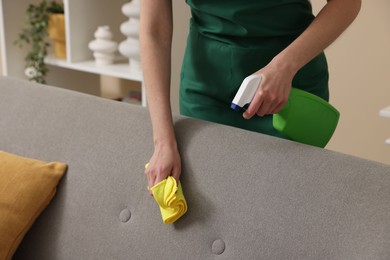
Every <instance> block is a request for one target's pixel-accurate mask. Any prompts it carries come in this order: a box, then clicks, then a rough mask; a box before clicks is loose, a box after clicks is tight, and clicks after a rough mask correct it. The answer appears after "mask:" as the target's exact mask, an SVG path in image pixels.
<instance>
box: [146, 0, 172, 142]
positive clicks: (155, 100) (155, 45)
mask: <svg viewBox="0 0 390 260" xmlns="http://www.w3.org/2000/svg"><path fill="white" fill-rule="evenodd" d="M141 4H142V5H141V30H140V41H141V61H142V64H143V67H142V69H143V74H144V80H145V87H146V93H147V100H148V108H149V112H150V117H151V121H152V126H153V140H154V142H155V144H156V145H159V144H160V143H167V142H170V143H172V142H175V137H174V131H173V123H172V113H171V105H170V75H171V42H172V31H173V27H172V3H171V0H159V3H158V4H157V3H156V2H155V1H154V0H143V1H141Z"/></svg>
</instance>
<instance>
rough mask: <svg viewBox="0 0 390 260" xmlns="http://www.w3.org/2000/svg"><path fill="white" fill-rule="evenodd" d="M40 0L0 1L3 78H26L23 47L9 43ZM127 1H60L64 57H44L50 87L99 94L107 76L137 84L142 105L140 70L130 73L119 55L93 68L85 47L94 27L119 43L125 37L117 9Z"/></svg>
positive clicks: (87, 49)
mask: <svg viewBox="0 0 390 260" xmlns="http://www.w3.org/2000/svg"><path fill="white" fill-rule="evenodd" d="M40 1H41V0H17V1H15V0H0V41H1V54H2V55H1V57H2V65H3V66H2V68H3V72H4V75H6V76H11V77H16V78H21V79H26V80H27V78H26V76H25V75H24V69H25V61H24V57H25V55H26V54H27V48H25V47H24V48H22V49H21V48H19V47H18V46H16V45H15V44H14V43H13V42H14V41H15V39H17V38H18V34H19V32H20V29H21V28H22V27H23V25H24V22H25V19H26V17H25V16H26V9H27V8H28V6H29V5H30V4H37V3H39V2H40ZM127 2H128V0H111V1H107V0H82V1H80V0H63V3H64V9H65V27H66V28H65V29H66V49H67V58H66V59H58V58H55V57H54V56H50V55H49V56H48V57H47V58H46V59H45V62H46V63H47V64H48V65H50V66H51V68H50V72H49V74H48V75H47V83H48V84H50V85H53V86H58V87H64V88H73V89H75V90H78V91H82V92H85V93H93V94H96V95H99V93H100V91H99V87H100V77H99V75H107V76H111V77H114V78H120V79H125V80H130V81H137V82H140V83H141V95H142V105H143V106H146V95H145V88H144V84H143V76H142V72H141V71H138V70H137V71H134V70H131V69H130V68H131V67H130V66H129V63H128V59H127V58H125V57H123V56H121V58H120V59H118V60H116V62H115V63H114V64H112V65H107V66H97V65H96V64H95V61H94V58H93V55H92V52H91V50H90V49H89V48H88V44H89V42H90V41H91V40H93V39H94V32H95V31H96V29H97V28H98V26H102V25H107V26H109V27H110V29H111V31H112V33H113V40H114V41H116V42H118V43H120V42H122V41H123V40H125V39H126V37H125V36H124V35H123V34H122V33H121V32H120V26H121V24H122V23H124V22H126V21H127V20H128V17H126V16H125V15H124V14H123V13H122V11H121V9H122V6H123V5H124V4H125V3H127Z"/></svg>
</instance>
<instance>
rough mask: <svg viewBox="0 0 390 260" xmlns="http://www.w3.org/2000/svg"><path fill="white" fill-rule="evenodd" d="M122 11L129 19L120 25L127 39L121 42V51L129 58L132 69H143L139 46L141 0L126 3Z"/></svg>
mask: <svg viewBox="0 0 390 260" xmlns="http://www.w3.org/2000/svg"><path fill="white" fill-rule="evenodd" d="M122 13H123V14H124V15H125V16H127V17H129V20H128V21H126V22H124V23H122V24H121V26H120V31H121V32H122V34H124V35H125V36H126V37H127V39H126V40H125V41H123V42H121V43H120V44H119V52H120V53H121V54H122V55H123V56H125V57H127V58H128V59H129V64H130V69H131V70H134V71H139V70H140V69H141V66H140V46H139V17H140V0H132V1H131V2H129V3H126V4H124V5H123V6H122Z"/></svg>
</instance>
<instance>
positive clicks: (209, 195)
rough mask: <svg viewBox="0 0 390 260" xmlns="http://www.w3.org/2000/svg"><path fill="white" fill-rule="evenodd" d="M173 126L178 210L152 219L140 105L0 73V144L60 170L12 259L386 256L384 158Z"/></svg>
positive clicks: (145, 122)
mask: <svg viewBox="0 0 390 260" xmlns="http://www.w3.org/2000/svg"><path fill="white" fill-rule="evenodd" d="M175 130H176V134H177V138H178V142H179V146H180V151H181V155H182V164H183V173H182V178H181V180H182V186H183V191H184V195H185V197H186V199H187V203H188V207H189V209H188V212H187V213H186V214H185V215H184V216H183V217H182V218H181V219H179V220H178V221H177V222H176V223H174V224H172V225H164V224H163V223H162V219H161V215H160V212H159V208H158V206H157V204H156V202H155V201H154V200H153V198H152V197H151V196H150V195H149V194H148V191H147V189H146V185H147V184H146V180H145V176H144V174H143V171H144V169H143V167H144V165H145V163H146V162H147V160H148V159H149V158H150V156H151V154H152V152H153V145H152V138H151V136H152V133H151V126H150V121H149V116H148V112H147V110H146V109H145V108H141V107H137V106H132V105H128V104H124V103H120V102H116V101H110V100H105V99H102V98H98V97H94V96H89V95H85V94H81V93H77V92H72V91H69V90H64V89H60V88H56V87H51V86H43V85H38V84H32V83H28V82H26V81H21V80H16V79H11V78H1V80H0V150H5V151H8V152H11V153H16V154H19V155H22V156H26V157H33V158H37V159H40V160H44V161H62V162H65V163H67V164H68V166H69V168H68V171H67V173H66V175H65V176H64V178H63V179H62V181H61V183H60V185H59V187H58V191H57V194H56V196H55V197H54V199H53V200H52V201H51V203H50V205H49V206H48V207H47V208H46V210H45V211H44V212H43V213H42V214H41V215H40V217H39V218H38V219H37V221H36V222H35V223H34V224H33V226H32V228H31V229H30V230H29V232H28V233H27V235H26V236H25V238H24V240H23V242H22V244H21V245H20V247H19V249H18V251H17V252H16V254H15V257H14V259H39V260H45V259H50V260H55V259H64V260H65V259H66V260H69V259H343V260H346V259H390V166H388V165H383V164H379V163H375V162H372V161H367V160H363V159H359V158H355V157H352V156H348V155H345V154H340V153H336V152H332V151H329V150H326V149H320V148H316V147H311V146H307V145H303V144H299V143H295V142H292V141H287V140H281V139H277V138H274V137H270V136H265V135H261V134H258V133H252V132H248V131H243V130H240V129H236V128H232V127H227V126H222V125H217V124H213V123H209V122H203V121H200V120H194V119H189V118H185V117H181V116H175ZM0 236H1V234H0Z"/></svg>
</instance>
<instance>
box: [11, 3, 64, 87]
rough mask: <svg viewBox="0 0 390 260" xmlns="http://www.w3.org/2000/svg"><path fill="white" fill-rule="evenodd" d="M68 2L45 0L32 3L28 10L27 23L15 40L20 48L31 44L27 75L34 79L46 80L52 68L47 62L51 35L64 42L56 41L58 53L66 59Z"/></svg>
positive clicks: (40, 81)
mask: <svg viewBox="0 0 390 260" xmlns="http://www.w3.org/2000/svg"><path fill="white" fill-rule="evenodd" d="M63 16H64V5H63V3H62V2H56V1H48V0H43V1H42V2H40V3H37V4H30V5H29V6H28V8H27V10H26V17H27V20H26V23H25V25H24V27H23V28H22V31H21V32H20V33H19V37H18V39H17V40H16V41H15V43H16V44H18V45H19V46H20V47H22V46H23V45H24V44H27V45H29V46H30V50H29V52H28V53H27V55H26V57H25V61H26V67H25V74H26V76H27V77H28V78H29V80H31V81H35V82H38V83H45V76H46V75H47V72H48V69H47V66H46V64H45V62H44V59H45V57H46V56H47V53H48V48H49V47H50V46H51V41H50V40H49V37H48V36H51V37H53V38H54V39H53V40H56V39H60V41H62V46H61V43H60V45H58V44H56V46H55V51H56V56H57V57H59V58H65V56H66V52H65V22H64V17H63ZM58 21H60V22H59V24H60V29H59V30H58V31H56V30H55V29H54V28H55V27H56V25H55V23H56V22H58Z"/></svg>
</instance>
